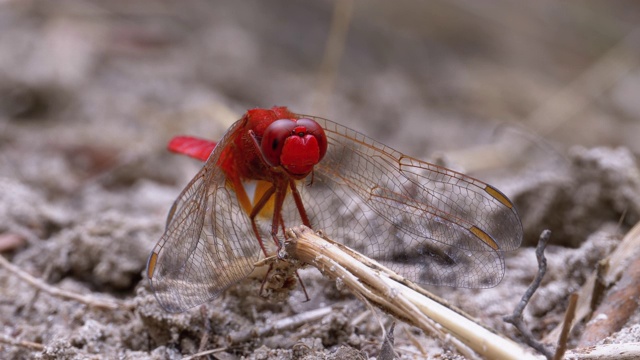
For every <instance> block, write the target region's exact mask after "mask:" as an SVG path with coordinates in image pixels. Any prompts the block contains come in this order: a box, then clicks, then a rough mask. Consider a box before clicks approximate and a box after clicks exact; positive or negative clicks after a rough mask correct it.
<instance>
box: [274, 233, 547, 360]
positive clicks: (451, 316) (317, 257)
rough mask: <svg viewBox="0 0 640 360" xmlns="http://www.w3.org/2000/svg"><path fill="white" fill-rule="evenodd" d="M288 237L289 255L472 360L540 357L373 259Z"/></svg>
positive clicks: (303, 236)
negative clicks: (449, 344)
mask: <svg viewBox="0 0 640 360" xmlns="http://www.w3.org/2000/svg"><path fill="white" fill-rule="evenodd" d="M287 235H288V237H289V239H288V240H287V242H286V243H285V247H284V251H285V253H286V254H285V256H287V257H289V258H292V259H295V260H298V261H300V262H303V263H307V264H310V265H313V266H315V267H316V268H318V269H319V270H320V271H321V272H322V273H323V274H324V275H326V276H329V277H330V278H332V279H335V280H338V281H340V282H341V283H342V284H343V285H344V286H347V287H348V288H349V289H350V290H351V291H352V292H353V293H354V294H355V295H356V296H357V297H358V298H360V299H362V300H365V301H368V302H370V303H372V304H374V305H376V306H377V307H378V308H380V309H382V310H383V311H385V312H387V313H389V314H391V315H393V316H395V317H397V318H398V319H401V320H402V321H405V322H407V323H409V324H411V325H414V326H416V327H419V328H420V329H422V330H423V331H425V332H427V333H429V334H431V335H434V336H437V337H439V338H440V339H442V340H444V341H448V342H449V343H451V344H452V345H454V346H456V348H457V349H458V350H459V351H460V352H461V353H462V354H463V355H464V356H466V357H468V358H474V357H477V356H476V355H475V354H474V352H475V353H476V354H478V355H480V356H482V357H484V358H489V359H533V358H535V357H534V356H533V355H531V354H529V353H527V352H526V351H525V350H524V348H522V347H521V346H520V345H518V344H517V343H515V342H513V341H511V340H509V339H506V338H504V337H502V336H500V335H498V334H496V333H494V332H492V331H490V330H488V329H487V328H485V327H483V326H482V325H480V324H478V323H476V322H475V321H473V320H471V318H470V317H469V316H468V315H466V314H464V313H463V312H462V311H460V310H457V309H455V308H454V307H452V306H451V305H448V304H446V302H445V301H444V300H442V299H439V298H437V297H435V296H433V295H431V294H429V293H427V292H426V291H425V290H424V289H422V288H420V287H418V286H416V285H414V284H412V283H411V282H409V281H407V280H405V279H403V278H401V277H400V276H399V275H397V274H395V273H393V272H392V271H391V270H389V269H387V268H385V267H384V266H382V265H380V264H378V263H377V262H375V261H374V260H371V259H368V258H366V257H364V256H362V255H360V254H358V253H357V252H355V251H353V250H351V249H349V248H347V247H345V246H343V245H340V244H338V243H335V242H333V241H331V240H330V239H324V238H321V237H320V236H318V235H317V234H315V233H314V232H313V231H312V230H311V229H308V228H306V227H298V228H294V229H291V230H289V231H288V233H287ZM470 349H471V350H473V351H471V350H470Z"/></svg>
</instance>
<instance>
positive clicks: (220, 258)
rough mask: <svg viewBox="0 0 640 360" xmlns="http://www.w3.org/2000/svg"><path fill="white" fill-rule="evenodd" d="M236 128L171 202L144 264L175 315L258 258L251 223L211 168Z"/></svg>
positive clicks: (215, 168)
mask: <svg viewBox="0 0 640 360" xmlns="http://www.w3.org/2000/svg"><path fill="white" fill-rule="evenodd" d="M238 128H239V122H238V123H236V124H234V125H233V127H232V128H231V129H229V131H227V133H226V135H225V137H224V138H223V139H222V140H221V141H220V143H219V144H218V146H217V147H216V148H215V149H214V151H213V153H212V154H211V156H210V157H209V159H208V160H207V162H206V164H205V166H204V167H203V168H202V170H200V172H199V173H198V174H197V175H196V177H195V178H194V179H193V180H192V181H191V182H190V183H189V184H188V185H187V187H186V188H185V189H184V190H183V191H182V193H181V194H180V196H179V198H178V199H177V200H176V202H175V203H174V204H173V206H172V208H171V210H170V212H169V216H168V219H167V226H166V229H165V232H164V234H163V235H162V238H161V239H160V240H159V241H158V244H157V245H156V246H155V248H154V249H153V251H152V252H151V255H150V256H149V261H148V265H147V277H148V278H149V282H150V283H151V287H152V289H153V291H154V293H155V296H156V298H157V299H158V302H159V303H160V305H161V306H162V307H163V308H164V309H165V310H167V311H169V312H180V311H184V310H187V309H189V308H191V307H194V306H196V305H199V304H202V303H204V302H206V301H207V300H209V299H211V298H213V297H215V296H217V295H218V294H220V293H221V292H222V291H224V290H225V289H227V288H228V287H229V286H230V285H232V284H234V283H236V282H238V281H239V280H241V279H243V278H245V277H246V276H247V275H249V273H251V271H252V270H253V267H254V266H253V264H254V263H255V262H256V261H257V260H258V259H259V257H260V247H259V246H257V241H256V239H255V235H254V234H253V232H251V224H250V221H249V219H248V217H247V215H246V213H245V212H244V211H243V210H242V208H241V206H240V205H239V204H238V200H237V197H236V196H235V194H234V192H233V190H232V189H231V188H230V187H228V186H227V184H226V177H225V174H224V172H223V171H222V170H221V169H220V168H219V167H218V166H217V165H216V164H217V163H218V159H219V158H220V155H221V153H222V149H224V147H225V146H226V144H228V143H229V142H230V141H231V139H232V138H233V136H235V135H236V132H237V130H238Z"/></svg>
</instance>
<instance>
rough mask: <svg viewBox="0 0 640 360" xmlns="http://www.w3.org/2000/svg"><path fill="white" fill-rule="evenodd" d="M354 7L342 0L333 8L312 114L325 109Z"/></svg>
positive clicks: (320, 112)
mask: <svg viewBox="0 0 640 360" xmlns="http://www.w3.org/2000/svg"><path fill="white" fill-rule="evenodd" d="M354 6H355V1H354V0H342V1H336V3H335V6H334V8H333V16H332V22H331V29H330V30H329V36H328V37H327V43H326V45H325V48H324V56H323V57H322V63H321V64H320V70H319V71H318V85H317V88H316V91H315V99H314V103H313V107H312V109H313V113H314V114H323V113H324V110H325V109H326V108H327V104H328V102H329V97H330V96H331V92H332V91H333V86H334V83H335V82H336V76H337V73H338V65H339V64H340V59H341V58H342V53H343V52H344V46H345V43H346V40H347V33H348V32H349V23H351V15H352V14H353V8H354Z"/></svg>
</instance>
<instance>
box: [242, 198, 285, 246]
mask: <svg viewBox="0 0 640 360" xmlns="http://www.w3.org/2000/svg"><path fill="white" fill-rule="evenodd" d="M274 193H276V187H275V186H271V187H270V188H269V189H268V190H267V191H265V193H264V194H263V195H262V197H261V198H260V200H259V201H258V202H257V203H256V206H254V207H253V209H251V213H250V214H249V219H251V227H252V228H253V233H254V234H255V235H256V238H257V239H258V242H259V243H260V248H261V249H262V252H263V253H264V256H267V257H268V256H269V254H268V253H267V249H266V248H265V247H264V243H263V242H262V237H260V232H259V231H258V224H257V223H256V216H258V214H259V213H260V210H262V208H263V207H264V206H265V204H266V203H267V201H269V198H271V196H272V195H273V194H274ZM276 218H277V217H276V216H274V219H276ZM276 244H278V243H277V242H276Z"/></svg>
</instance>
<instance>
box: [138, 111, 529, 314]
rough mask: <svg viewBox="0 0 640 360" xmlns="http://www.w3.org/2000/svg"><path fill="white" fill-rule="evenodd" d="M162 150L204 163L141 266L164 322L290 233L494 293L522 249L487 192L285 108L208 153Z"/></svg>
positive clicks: (196, 141) (250, 114) (248, 267)
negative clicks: (309, 233) (511, 254)
mask: <svg viewBox="0 0 640 360" xmlns="http://www.w3.org/2000/svg"><path fill="white" fill-rule="evenodd" d="M168 148H169V150H171V151H174V152H177V153H182V154H185V155H188V156H191V157H193V158H196V159H199V160H202V161H205V164H204V166H203V167H202V169H201V170H200V171H199V172H198V173H197V174H196V176H195V177H194V178H193V180H191V182H189V183H188V185H187V186H186V188H185V189H184V190H183V191H182V192H181V193H180V195H179V197H178V198H177V200H176V201H175V203H174V204H173V206H172V207H171V209H170V211H169V215H168V217H167V222H166V228H165V231H164V234H163V235H162V237H161V238H160V240H159V241H158V243H157V245H156V246H155V247H154V248H153V250H152V252H151V254H150V256H149V259H148V262H147V271H146V276H147V278H148V280H149V282H150V285H151V288H152V291H153V292H154V294H155V297H156V298H157V300H158V302H159V304H160V305H161V306H162V307H163V308H164V309H165V310H167V311H169V312H182V311H185V310H187V309H189V308H192V307H194V306H197V305H200V304H202V303H205V302H207V301H209V300H211V299H213V298H215V297H217V296H219V295H220V294H221V293H222V292H223V291H225V290H226V289H227V288H229V287H230V286H232V285H234V284H236V283H237V282H239V281H241V280H243V279H244V278H246V277H248V276H249V274H250V273H251V272H252V271H253V270H254V267H255V266H256V265H255V264H256V262H258V261H259V260H260V259H264V258H267V257H268V256H270V255H273V254H275V253H277V251H278V250H279V249H280V248H281V247H282V244H283V241H284V233H285V229H286V228H287V227H292V226H297V225H300V224H302V225H306V226H308V227H310V228H312V229H315V230H322V231H323V232H324V234H326V235H327V236H328V237H330V238H332V239H334V240H337V241H339V242H341V243H343V244H345V245H347V246H349V247H351V248H352V249H354V250H356V251H358V252H360V253H362V254H364V255H365V256H368V257H370V258H373V259H374V260H376V261H378V262H380V263H382V264H383V265H385V266H388V267H389V268H391V269H392V270H394V271H396V272H398V273H399V274H400V275H401V276H404V277H405V278H407V279H409V280H411V281H413V282H416V283H419V284H425V285H446V286H453V287H469V288H486V287H493V286H495V285H497V284H498V283H499V282H500V281H501V280H502V277H503V276H504V272H505V263H504V252H506V251H511V250H514V249H516V248H518V247H519V246H520V242H521V240H522V234H523V230H522V224H521V221H520V218H519V216H518V213H517V210H516V208H515V206H514V204H513V203H512V202H511V200H509V198H508V197H507V196H506V195H504V194H503V193H502V192H500V191H499V190H498V189H496V188H495V187H493V186H491V185H489V184H486V183H484V182H482V181H480V180H477V179H475V178H473V177H470V176H467V175H464V174H462V173H460V172H456V171H453V170H449V169H447V168H444V167H441V166H438V165H434V164H431V163H428V162H425V161H421V160H418V159H415V158H413V157H410V156H407V155H404V154H402V153H400V152H398V151H396V150H394V149H392V148H390V147H388V146H385V145H383V144H381V143H379V142H377V141H375V140H373V139H371V138H369V137H367V136H365V135H363V134H362V133H360V132H357V131H355V130H352V129H349V128H347V127H345V126H342V125H340V124H338V123H336V122H333V121H330V120H327V119H323V118H320V117H314V116H308V115H301V114H296V113H293V112H291V111H290V110H289V109H288V108H287V107H283V106H276V107H273V108H270V109H266V108H256V109H251V110H248V111H247V112H246V113H245V114H244V115H243V116H242V118H241V119H240V120H238V121H237V122H235V123H234V124H233V125H231V127H230V128H229V129H228V130H227V132H226V133H225V135H224V136H223V137H222V139H221V140H220V141H219V142H217V143H216V142H212V141H209V140H206V139H202V138H198V137H191V136H178V137H175V138H173V139H172V140H171V141H170V143H169V145H168Z"/></svg>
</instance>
